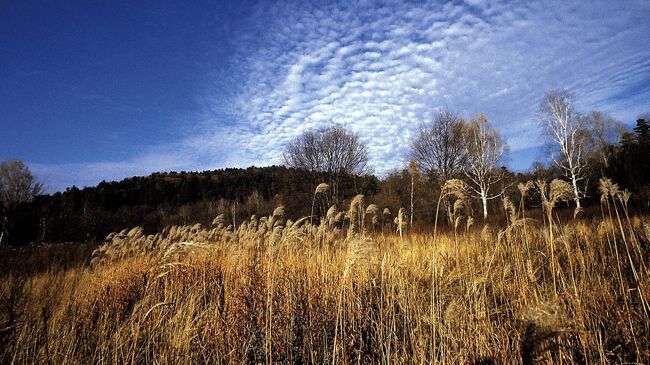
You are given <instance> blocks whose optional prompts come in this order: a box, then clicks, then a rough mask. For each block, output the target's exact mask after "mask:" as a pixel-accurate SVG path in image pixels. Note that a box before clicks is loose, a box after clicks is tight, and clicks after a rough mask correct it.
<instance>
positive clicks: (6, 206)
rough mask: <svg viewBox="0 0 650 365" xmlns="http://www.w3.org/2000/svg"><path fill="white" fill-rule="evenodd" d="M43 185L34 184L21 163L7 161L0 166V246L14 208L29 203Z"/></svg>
mask: <svg viewBox="0 0 650 365" xmlns="http://www.w3.org/2000/svg"><path fill="white" fill-rule="evenodd" d="M42 188H43V185H42V184H40V183H38V182H36V180H35V179H34V176H33V175H32V173H31V172H30V171H29V169H28V168H27V166H25V164H24V163H23V162H22V161H18V160H7V161H3V162H2V164H0V208H2V215H3V221H2V230H0V244H2V242H3V240H4V238H5V237H6V233H7V225H8V223H9V221H10V219H11V217H12V214H13V213H14V211H15V209H16V207H18V205H20V204H21V203H25V202H29V201H31V200H32V199H33V198H34V197H35V196H36V195H39V194H40V193H41V192H42Z"/></svg>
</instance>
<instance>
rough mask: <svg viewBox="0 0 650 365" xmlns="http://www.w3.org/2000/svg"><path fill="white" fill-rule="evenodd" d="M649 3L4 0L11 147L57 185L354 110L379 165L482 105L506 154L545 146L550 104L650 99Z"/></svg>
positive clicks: (158, 166) (181, 161)
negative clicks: (429, 130)
mask: <svg viewBox="0 0 650 365" xmlns="http://www.w3.org/2000/svg"><path fill="white" fill-rule="evenodd" d="M648 14H650V2H648V1H615V2H613V1H598V0H596V1H593V2H582V1H581V2H569V1H549V2H530V1H522V2H517V1H514V2H502V1H491V0H485V1H482V0H471V1H464V2H462V1H455V2H423V1H412V2H405V1H383V2H374V1H359V2H351V1H344V2H340V3H334V2H330V1H322V2H307V1H295V2H275V3H272V2H270V1H262V2H259V3H254V2H248V3H247V2H243V1H232V2H229V1H217V2H191V4H189V2H187V3H186V4H183V3H181V2H177V1H150V2H144V1H92V2H88V1H60V2H45V1H44V2H31V1H16V2H3V3H2V4H0V55H1V56H0V130H1V131H2V132H1V133H0V159H5V158H18V159H22V160H24V161H25V162H26V163H27V164H28V166H30V168H31V169H32V171H33V172H34V173H35V174H36V175H37V176H38V177H39V178H40V179H42V180H43V181H45V183H46V186H47V188H48V190H49V191H55V190H61V189H65V188H66V187H67V186H70V185H73V184H75V185H77V186H87V185H95V184H97V183H98V182H100V181H101V180H103V179H106V180H113V179H121V178H123V177H127V176H132V175H147V174H150V173H152V172H155V171H169V170H176V171H178V170H204V169H214V168H220V167H230V166H234V167H245V166H249V165H252V164H255V165H258V166H260V165H270V164H277V163H281V160H282V158H281V155H282V149H283V146H284V145H285V144H286V143H287V141H289V140H290V139H292V138H294V137H295V136H297V135H298V134H300V133H301V132H303V131H305V130H307V129H310V128H314V127H320V126H325V125H330V124H342V125H344V126H346V127H347V128H349V129H351V130H353V131H354V132H356V133H358V134H359V135H360V136H361V138H362V140H363V141H364V142H365V143H366V144H367V145H368V150H369V152H370V157H371V164H372V166H373V167H374V168H375V172H377V173H379V174H382V173H384V172H386V171H387V170H388V169H391V168H397V167H401V166H404V165H405V163H406V153H407V151H408V143H409V140H410V139H411V138H412V137H413V135H414V133H415V131H416V130H417V127H418V125H419V124H420V123H422V122H426V121H428V120H430V118H431V116H432V115H433V114H434V113H435V112H436V111H437V110H439V109H440V108H447V109H450V110H452V111H454V112H457V113H459V114H463V115H466V116H472V115H474V114H476V113H479V112H485V113H486V114H487V115H488V117H489V118H490V120H491V121H492V122H493V123H494V124H495V125H496V126H497V127H498V128H499V129H500V130H501V133H502V134H503V135H504V137H505V138H506V140H507V142H508V144H509V148H510V154H509V159H508V162H509V165H510V166H511V167H512V168H515V169H519V170H522V169H526V168H527V167H529V166H530V164H531V163H532V162H533V161H534V160H535V159H542V158H543V155H542V153H541V151H542V149H541V148H540V147H541V146H542V144H543V139H542V137H541V133H540V132H539V129H538V127H537V122H536V109H537V105H538V104H539V101H540V99H541V97H542V96H543V94H544V92H545V91H546V90H549V89H556V88H566V89H569V90H570V91H571V92H573V93H574V94H575V96H576V99H577V100H576V101H577V107H578V109H579V110H581V111H589V110H592V109H598V110H601V111H604V112H607V113H610V114H611V115H613V116H614V117H616V118H618V119H619V120H621V121H623V122H625V123H627V124H631V123H632V122H633V121H634V119H635V118H636V116H638V115H639V114H641V113H643V112H647V111H650V47H648V44H649V43H650V35H649V34H650V17H648Z"/></svg>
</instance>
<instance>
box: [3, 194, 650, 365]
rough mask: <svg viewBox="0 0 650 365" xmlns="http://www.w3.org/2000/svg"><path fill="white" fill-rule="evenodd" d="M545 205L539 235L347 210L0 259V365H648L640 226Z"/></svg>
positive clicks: (532, 230)
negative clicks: (427, 226) (421, 229)
mask: <svg viewBox="0 0 650 365" xmlns="http://www.w3.org/2000/svg"><path fill="white" fill-rule="evenodd" d="M551 185H552V184H551ZM552 190H553V187H552V186H550V189H549V193H548V197H546V199H547V203H546V205H545V206H546V208H547V210H546V213H547V214H546V215H545V217H546V218H545V219H543V220H539V219H538V220H533V219H529V218H525V213H526V212H524V211H523V210H522V209H517V208H516V207H514V206H513V205H512V204H508V203H509V202H506V204H505V208H506V210H507V212H508V213H509V216H508V217H507V219H506V221H507V222H504V224H503V225H502V226H500V227H495V226H492V227H490V226H483V225H482V224H481V223H480V220H477V221H476V222H475V221H474V220H473V219H470V218H468V217H464V216H463V215H462V207H460V205H459V206H458V207H457V208H458V212H457V213H458V214H457V216H456V219H455V223H456V224H455V225H453V226H451V227H448V226H447V225H446V224H439V225H438V227H437V228H436V229H435V230H436V231H437V232H436V233H435V234H434V228H433V227H431V230H430V232H428V233H426V232H425V233H412V234H410V233H409V232H408V229H407V227H404V221H403V220H404V219H403V217H401V215H400V214H396V215H397V216H398V217H397V219H395V223H393V221H392V219H391V223H390V225H389V224H386V219H384V217H383V211H382V210H380V209H378V207H376V206H373V205H370V206H366V205H365V203H364V201H363V198H362V197H357V198H355V199H354V200H353V202H352V204H351V206H350V208H349V210H348V211H347V212H337V211H336V210H335V209H331V210H330V211H329V212H328V214H327V217H325V218H323V219H322V220H321V221H320V224H317V223H316V222H315V221H314V225H312V224H310V222H309V219H308V218H306V219H302V220H300V221H297V222H291V221H285V220H284V219H283V216H284V212H283V209H282V208H278V209H276V211H275V212H274V214H273V215H272V216H269V217H263V218H260V219H257V218H255V217H253V218H252V219H251V220H249V221H247V222H243V223H241V224H238V226H237V227H236V228H233V227H232V226H227V223H226V222H224V218H223V216H219V217H217V218H216V219H215V221H214V222H213V224H212V226H211V227H202V226H200V225H194V226H174V227H169V228H167V229H165V230H164V231H163V232H160V233H158V234H156V235H142V230H141V229H139V228H134V229H131V230H125V231H122V232H118V233H116V234H111V235H110V236H109V237H107V241H106V243H105V244H104V245H102V246H101V247H99V248H97V250H95V251H94V252H93V253H92V260H91V256H90V253H88V254H85V253H84V251H83V248H76V250H77V251H74V252H76V255H77V256H78V257H81V259H79V260H77V261H78V262H77V263H67V262H65V260H63V259H61V260H54V259H52V260H53V261H54V263H52V264H49V265H45V264H43V261H47V260H48V257H50V255H46V254H43V253H42V252H45V250H47V249H46V248H43V249H42V250H37V249H30V250H28V251H26V250H24V249H23V250H18V251H3V253H2V256H3V258H2V261H1V262H2V263H3V264H6V263H9V262H11V263H12V265H15V267H14V268H13V269H8V268H7V267H4V268H3V269H2V270H1V271H0V273H1V275H2V276H1V277H0V290H1V291H0V293H1V297H0V300H1V301H2V302H1V304H2V307H1V309H0V310H1V312H0V326H1V327H2V328H1V329H0V331H1V332H0V345H1V346H2V347H0V350H1V352H0V360H1V362H4V363H16V364H33V363H44V364H84V363H85V364H91V363H92V364H107V363H134V364H144V363H151V364H171V363H174V364H190V363H214V364H220V363H272V362H277V363H329V364H338V363H346V364H348V363H397V364H400V363H408V364H412V363H417V364H422V363H441V364H458V363H476V364H490V363H495V364H501V363H512V364H520V363H524V364H528V363H534V362H538V363H555V364H563V363H590V364H591V363H646V364H647V363H649V362H650V343H649V341H648V336H649V335H650V313H649V311H650V307H649V306H648V300H649V299H650V286H649V282H648V275H649V274H650V271H649V270H648V265H649V264H650V262H648V250H649V247H650V219H649V218H648V217H639V216H630V215H629V213H628V210H627V207H626V205H627V198H626V197H625V196H624V194H623V193H621V192H617V191H615V192H608V191H604V192H603V194H604V197H603V201H602V205H601V207H602V216H601V217H600V218H598V219H575V220H573V219H566V220H565V221H563V222H560V221H559V219H558V218H557V215H555V211H554V209H553V208H554V205H555V201H554V200H557V199H554V198H558V199H559V196H554V194H553V191H552ZM450 194H451V193H450ZM451 195H453V194H451ZM556 195H557V194H556ZM628 198H629V197H628ZM382 222H384V223H383V224H382ZM443 227H444V229H443ZM64 249H66V250H67V249H72V248H69V247H65V248H64ZM49 250H53V249H52V248H50V249H49ZM84 255H85V256H84ZM30 258H31V259H30ZM21 262H23V263H24V264H21ZM33 266H34V267H36V266H38V268H36V269H30V267H33Z"/></svg>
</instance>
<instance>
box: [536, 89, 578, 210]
mask: <svg viewBox="0 0 650 365" xmlns="http://www.w3.org/2000/svg"><path fill="white" fill-rule="evenodd" d="M539 111H540V122H541V125H542V127H543V128H544V129H545V130H546V132H547V134H548V136H549V138H550V140H551V141H552V142H553V144H554V145H555V146H556V147H557V153H555V154H554V155H553V156H552V158H553V162H554V163H555V164H556V165H557V166H558V167H560V169H562V172H563V173H564V175H565V176H566V177H567V178H568V179H569V180H570V181H571V185H572V187H573V194H574V198H573V200H575V202H576V207H578V208H579V207H580V198H581V197H582V195H583V192H582V190H581V188H580V185H582V181H583V180H584V179H585V177H586V176H585V160H584V156H583V143H584V142H585V137H586V136H587V133H586V128H585V127H584V125H583V119H582V118H579V117H578V116H577V115H576V112H575V110H574V109H573V96H572V95H571V94H569V93H568V92H567V91H555V90H554V91H549V92H547V93H546V95H545V96H544V100H543V101H542V103H541V104H540V108H539Z"/></svg>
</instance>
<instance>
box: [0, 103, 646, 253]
mask: <svg viewBox="0 0 650 365" xmlns="http://www.w3.org/2000/svg"><path fill="white" fill-rule="evenodd" d="M538 120H539V123H540V126H541V127H542V130H543V131H544V133H545V136H546V139H547V141H548V153H549V160H550V164H548V165H543V164H541V163H535V164H534V166H533V168H532V169H531V170H530V171H528V172H526V173H513V172H512V171H510V170H508V168H507V167H506V166H505V164H504V157H505V156H506V155H507V153H508V146H507V143H506V142H505V140H504V139H503V137H502V136H501V133H500V132H499V130H498V129H497V128H495V127H494V125H493V124H492V122H491V121H490V120H489V119H488V117H487V116H486V115H485V114H478V115H476V116H474V117H472V118H467V119H466V118H465V117H464V116H461V115H457V114H455V113H453V112H451V111H448V110H442V111H440V112H438V113H436V114H435V116H434V118H433V119H432V120H431V121H429V122H428V123H425V124H422V125H421V126H420V127H419V129H418V132H417V133H416V135H415V137H414V138H413V139H412V140H411V142H410V146H409V147H410V148H409V156H408V157H409V162H408V164H407V165H406V166H404V167H403V168H397V169H395V170H393V171H392V172H390V173H388V174H387V175H386V176H384V177H383V178H382V179H378V178H377V177H376V176H374V175H372V174H371V170H370V169H369V163H368V149H367V146H366V145H365V144H364V143H363V142H362V141H361V139H360V138H359V136H358V135H356V134H355V133H353V132H351V131H349V130H347V129H346V128H344V127H343V126H340V125H334V126H330V127H325V128H320V129H314V130H310V131H307V132H305V133H303V134H301V135H299V136H298V137H297V138H295V139H294V140H292V141H290V142H289V143H288V144H287V146H286V148H285V150H284V154H283V158H284V166H271V167H250V168H247V169H220V170H214V171H203V172H184V171H182V172H168V173H154V174H152V175H150V176H146V177H132V178H128V179H124V180H122V181H119V182H105V181H103V182H101V183H100V184H98V185H97V186H95V187H88V188H84V189H79V188H77V187H74V186H73V187H71V188H68V189H67V190H66V191H64V192H58V193H55V194H42V185H41V184H40V183H38V182H37V181H36V180H35V179H34V177H33V176H32V174H31V173H30V172H29V169H28V168H27V167H26V166H25V165H24V164H23V163H22V162H20V161H15V160H8V161H4V162H2V165H1V166H0V201H1V202H2V205H1V211H0V213H1V215H0V218H2V220H1V221H0V224H1V225H0V229H1V230H0V243H9V244H14V245H20V244H25V243H29V242H65V241H85V242H97V241H101V240H102V239H103V238H104V237H105V236H106V234H108V233H110V232H112V231H116V230H120V229H122V228H124V227H133V226H142V227H144V229H145V230H146V231H149V232H155V231H159V230H161V229H162V228H163V227H165V226H168V225H172V224H187V223H189V222H200V223H203V224H209V223H210V222H211V221H212V219H213V218H214V217H215V216H216V215H218V214H224V216H226V217H229V218H228V219H229V221H230V222H229V223H230V224H233V225H234V226H236V225H237V222H241V221H242V220H243V219H246V218H249V217H250V216H251V215H253V214H258V215H264V214H270V212H272V210H273V209H274V208H275V207H276V206H279V205H283V206H285V208H286V211H287V213H288V214H289V215H290V217H293V218H298V217H302V216H310V215H311V216H314V217H320V216H323V215H325V213H326V211H327V209H328V208H329V207H330V206H331V205H337V206H338V207H339V208H342V207H343V206H344V205H345V204H346V203H347V202H349V200H350V199H351V198H352V197H354V196H355V195H357V194H364V195H365V196H366V197H367V200H368V201H369V202H372V203H374V204H375V205H376V206H378V207H381V208H385V209H383V210H382V213H383V216H384V218H388V216H390V215H393V214H397V213H398V212H399V211H400V209H401V208H405V207H406V209H404V212H405V214H406V217H407V219H406V220H405V221H406V222H408V223H409V225H411V226H413V225H418V224H419V225H420V226H422V227H426V226H428V225H430V224H431V223H432V222H433V220H434V212H435V211H436V209H435V207H434V202H436V201H437V200H438V199H439V198H441V197H442V195H443V194H442V192H441V190H442V187H443V186H444V184H445V183H446V182H447V181H450V180H452V179H458V180H459V181H462V182H463V186H464V189H465V194H466V195H467V196H468V197H469V198H471V199H472V203H471V204H469V205H468V206H467V207H465V209H467V210H468V215H469V216H472V217H477V219H478V217H481V218H482V219H483V220H487V219H489V217H491V213H492V212H502V211H503V203H504V199H505V198H507V197H508V196H510V197H515V196H516V198H519V199H520V200H521V201H522V202H525V204H526V205H527V206H528V208H532V209H534V208H536V207H539V206H540V205H541V203H542V199H543V197H542V196H540V194H537V195H536V194H527V195H526V196H523V195H524V194H523V193H522V191H521V189H518V184H520V183H526V182H527V181H532V180H539V179H543V180H548V179H555V178H561V179H564V180H565V181H566V182H567V183H568V184H569V185H570V187H571V196H572V200H573V207H574V208H575V209H576V212H577V211H580V210H582V209H583V206H585V205H587V206H588V205H592V204H594V203H596V202H597V201H598V200H597V197H598V196H599V194H598V191H597V189H598V187H597V182H598V179H599V178H600V177H605V176H606V177H610V178H612V179H613V180H614V181H615V182H617V183H618V184H619V185H620V186H621V187H622V188H624V189H628V190H629V191H631V192H633V193H634V194H633V204H636V206H637V207H639V208H644V209H648V208H650V160H649V159H648V158H647V157H648V156H649V155H650V153H649V152H650V126H649V122H650V118H648V115H642V116H640V117H639V118H638V120H636V125H635V127H634V128H633V129H632V130H626V128H625V125H624V124H623V123H621V122H619V121H617V120H615V119H614V118H612V117H611V116H608V115H606V114H604V113H602V112H598V111H591V112H588V113H580V112H578V111H576V110H575V107H574V97H573V96H572V95H571V94H569V93H568V92H566V91H551V92H548V93H546V95H545V96H544V98H543V99H542V101H541V102H540V106H539V113H538ZM322 183H325V184H326V185H327V187H328V188H327V189H322V190H321V191H318V188H317V187H318V186H319V185H320V184H322ZM315 189H316V192H319V193H318V194H316V193H315ZM517 195H518V196H517ZM441 203H442V207H443V209H442V215H443V216H444V217H446V218H447V222H448V223H449V224H453V217H454V211H453V210H454V207H453V203H454V200H453V199H450V198H445V199H441ZM501 215H502V214H501ZM496 216H499V215H496ZM497 219H498V217H497ZM384 221H389V222H390V221H392V220H390V219H389V220H384Z"/></svg>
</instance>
